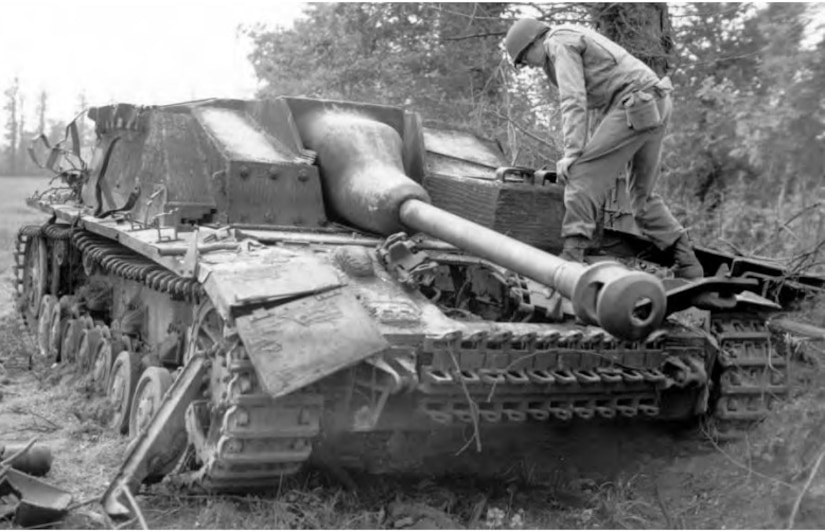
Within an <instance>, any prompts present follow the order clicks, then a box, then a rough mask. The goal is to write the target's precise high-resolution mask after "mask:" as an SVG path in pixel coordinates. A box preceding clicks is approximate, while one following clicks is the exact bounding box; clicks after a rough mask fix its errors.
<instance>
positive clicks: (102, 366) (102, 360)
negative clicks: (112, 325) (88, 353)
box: [92, 327, 114, 391]
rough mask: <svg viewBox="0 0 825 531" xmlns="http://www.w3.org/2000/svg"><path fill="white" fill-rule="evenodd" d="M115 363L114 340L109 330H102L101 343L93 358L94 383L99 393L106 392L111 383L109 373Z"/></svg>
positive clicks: (105, 328)
mask: <svg viewBox="0 0 825 531" xmlns="http://www.w3.org/2000/svg"><path fill="white" fill-rule="evenodd" d="M113 362H114V355H113V354H112V340H111V337H110V336H109V328H108V327H104V328H103V329H102V330H101V337H100V342H99V343H98V344H97V349H96V350H95V351H94V354H93V356H92V383H93V384H94V388H95V389H96V390H97V391H105V389H106V385H107V383H108V381H109V371H110V369H111V367H112V363H113Z"/></svg>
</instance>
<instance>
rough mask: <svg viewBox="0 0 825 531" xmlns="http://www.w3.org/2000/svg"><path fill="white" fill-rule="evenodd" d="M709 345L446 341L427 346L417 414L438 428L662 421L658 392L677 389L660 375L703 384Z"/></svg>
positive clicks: (504, 337)
mask: <svg viewBox="0 0 825 531" xmlns="http://www.w3.org/2000/svg"><path fill="white" fill-rule="evenodd" d="M704 344H705V343H704V339H702V338H701V337H697V336H695V334H694V335H688V336H684V337H682V336H680V335H679V334H678V333H674V334H672V335H671V336H670V337H668V336H667V335H665V334H657V335H654V336H653V337H651V338H650V339H649V340H647V341H644V342H636V343H632V344H630V343H624V342H620V341H617V340H616V339H615V338H612V337H610V336H607V335H606V334H605V333H604V331H602V330H598V329H593V330H589V331H586V332H583V331H580V330H561V331H560V330H553V331H550V332H548V333H546V334H544V335H542V336H536V335H535V334H528V335H526V336H520V337H519V336H512V335H511V334H507V333H505V334H499V335H498V336H492V337H490V336H487V335H485V334H475V335H472V336H467V337H462V336H460V335H457V334H452V335H447V336H444V337H441V338H437V339H434V340H432V341H430V342H429V344H428V345H426V346H425V354H423V355H422V357H423V358H427V357H431V360H430V361H429V362H427V361H426V360H425V363H424V366H423V367H422V368H421V370H420V381H421V385H419V386H418V392H419V393H420V395H421V397H420V398H419V400H418V404H419V411H421V412H423V413H424V414H425V415H427V416H428V417H429V418H430V419H431V420H433V421H435V422H438V423H440V424H451V423H453V422H464V423H470V422H476V421H481V422H487V423H499V422H503V421H509V422H523V421H526V420H528V419H531V420H538V421H546V420H549V419H557V420H562V421H566V420H570V419H572V418H581V419H592V418H596V417H601V418H615V417H626V418H630V417H636V416H640V417H658V416H660V414H661V413H662V407H663V405H664V404H663V402H662V392H661V391H662V390H664V389H665V388H667V387H670V386H671V385H673V384H674V383H677V382H675V381H674V376H673V374H665V373H664V372H663V371H662V370H661V369H660V368H661V367H662V366H663V365H667V364H676V366H677V367H678V370H679V371H682V374H681V376H680V378H681V379H682V383H683V384H684V385H691V384H692V383H694V382H695V383H696V384H697V385H704V384H705V383H706V377H705V375H704V366H703V361H702V360H703V354H704Z"/></svg>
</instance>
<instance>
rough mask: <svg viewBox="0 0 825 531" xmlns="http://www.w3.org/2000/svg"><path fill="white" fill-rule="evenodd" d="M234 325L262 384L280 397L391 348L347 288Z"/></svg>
mask: <svg viewBox="0 0 825 531" xmlns="http://www.w3.org/2000/svg"><path fill="white" fill-rule="evenodd" d="M236 325H237V328H238V333H239V334H240V336H241V338H242V339H243V342H244V345H245V346H246V349H247V352H248V354H249V357H250V358H251V359H252V362H253V364H254V366H255V368H256V370H257V373H258V378H259V379H260V382H261V385H262V386H263V387H264V389H265V390H266V391H267V392H268V393H269V394H270V395H271V396H273V397H276V398H277V397H279V396H283V395H286V394H288V393H291V392H292V391H295V390H297V389H300V388H302V387H305V386H307V385H310V384H312V383H314V382H316V381H318V380H320V379H321V378H323V377H324V376H328V375H330V374H332V373H334V372H336V371H338V370H340V369H342V368H344V367H348V366H351V365H353V364H355V363H357V362H359V361H361V360H363V359H365V358H368V357H369V356H372V355H373V354H377V353H379V352H381V351H383V350H385V349H386V348H388V346H389V343H388V342H387V340H386V339H384V337H383V336H382V335H381V333H380V332H379V331H378V328H377V327H376V326H375V324H374V323H373V320H372V317H371V316H370V314H369V313H368V312H367V310H366V309H365V308H364V307H363V306H361V304H360V303H359V302H358V300H357V299H356V298H355V296H354V295H352V293H350V292H349V291H347V290H345V289H344V288H338V289H333V290H331V291H327V292H324V293H321V294H318V295H313V296H309V297H306V298H303V299H300V300H297V301H293V302H290V303H287V304H283V305H281V306H278V307H275V308H271V309H268V310H258V311H255V312H253V313H252V314H251V315H246V316H243V317H239V318H237V319H236Z"/></svg>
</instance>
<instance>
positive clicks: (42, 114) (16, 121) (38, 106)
mask: <svg viewBox="0 0 825 531" xmlns="http://www.w3.org/2000/svg"><path fill="white" fill-rule="evenodd" d="M0 86H3V85H2V80H0ZM2 102H3V111H2V114H0V123H2V129H3V135H2V140H3V141H2V143H0V175H38V174H44V173H46V172H45V171H44V170H42V169H41V168H38V167H37V165H36V164H35V163H34V161H32V159H31V157H30V156H29V153H28V148H29V146H31V145H32V141H33V140H35V138H37V137H38V136H40V135H41V134H45V135H46V137H47V138H48V139H49V142H50V144H51V145H54V144H55V143H57V142H59V141H60V140H62V139H63V138H64V135H65V129H66V122H65V121H62V120H54V119H52V118H50V116H49V93H48V91H46V90H42V91H40V93H38V95H37V98H36V101H35V102H34V106H35V113H34V115H35V117H36V119H35V120H34V122H30V121H27V119H26V118H27V117H29V116H31V115H30V114H29V112H28V109H29V108H30V107H29V105H31V103H30V102H29V101H27V99H26V97H25V94H24V93H23V90H22V88H21V81H20V78H18V77H15V78H13V79H11V80H9V81H8V82H6V83H5V89H4V90H3V96H2ZM87 106H88V105H87V102H86V97H85V95H84V94H80V95H78V97H77V109H78V112H80V111H81V110H82V109H85V108H86V107H87ZM86 134H87V132H85V131H83V132H82V136H81V138H83V137H85V136H86Z"/></svg>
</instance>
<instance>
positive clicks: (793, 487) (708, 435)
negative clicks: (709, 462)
mask: <svg viewBox="0 0 825 531" xmlns="http://www.w3.org/2000/svg"><path fill="white" fill-rule="evenodd" d="M702 433H703V434H704V435H705V437H706V438H707V440H708V441H710V443H711V444H712V445H713V447H714V448H716V450H717V451H718V452H719V453H720V454H722V455H723V456H725V458H727V460H728V461H730V462H731V463H732V464H734V465H736V466H737V467H739V468H741V469H742V470H744V471H746V472H748V473H749V474H753V475H755V476H759V477H761V478H762V479H767V480H768V481H771V482H773V483H778V484H779V485H782V486H783V487H788V488H789V489H791V490H792V491H794V492H798V491H799V489H798V488H797V487H796V486H794V485H791V484H790V483H787V482H785V481H782V480H781V479H776V478H772V477H771V476H768V475H765V474H762V473H761V472H757V471H756V470H754V469H753V468H752V467H749V466H748V465H745V464H743V463H740V462H739V461H737V460H736V459H734V458H733V457H731V456H730V454H728V453H727V452H725V451H724V450H723V449H722V448H721V447H720V446H719V445H718V444H717V443H716V441H714V440H713V437H712V436H711V434H710V433H708V431H707V430H706V429H705V427H704V426H702Z"/></svg>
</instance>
